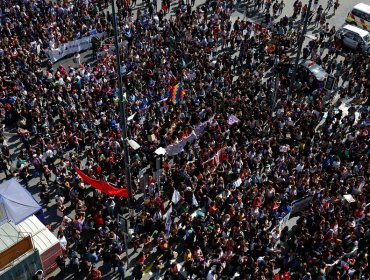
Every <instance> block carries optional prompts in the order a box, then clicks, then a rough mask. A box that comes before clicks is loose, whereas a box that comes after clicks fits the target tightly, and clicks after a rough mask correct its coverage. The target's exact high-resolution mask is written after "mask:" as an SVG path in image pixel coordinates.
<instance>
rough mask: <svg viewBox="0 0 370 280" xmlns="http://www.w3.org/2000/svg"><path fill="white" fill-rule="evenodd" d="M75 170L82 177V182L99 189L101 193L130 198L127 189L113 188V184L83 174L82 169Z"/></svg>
mask: <svg viewBox="0 0 370 280" xmlns="http://www.w3.org/2000/svg"><path fill="white" fill-rule="evenodd" d="M75 170H76V172H77V174H78V175H79V176H80V177H81V179H82V180H84V181H85V182H86V183H88V184H89V185H91V186H92V187H94V188H95V189H98V190H99V191H101V192H103V193H106V194H109V195H115V196H124V197H128V192H127V189H118V188H115V187H113V186H112V185H111V184H109V183H108V182H105V181H101V180H96V179H93V178H91V177H89V176H87V175H86V174H85V173H83V172H82V171H81V170H80V169H78V168H77V167H75Z"/></svg>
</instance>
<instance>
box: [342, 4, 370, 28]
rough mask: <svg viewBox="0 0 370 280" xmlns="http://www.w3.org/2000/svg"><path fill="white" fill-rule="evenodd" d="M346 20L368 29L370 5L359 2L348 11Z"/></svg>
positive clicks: (369, 24)
mask: <svg viewBox="0 0 370 280" xmlns="http://www.w3.org/2000/svg"><path fill="white" fill-rule="evenodd" d="M346 22H347V23H349V24H352V25H355V26H358V27H360V28H362V29H365V30H368V31H370V6H369V5H366V4H364V3H359V4H357V5H356V6H354V7H353V8H352V10H351V11H350V12H349V13H348V15H347V18H346Z"/></svg>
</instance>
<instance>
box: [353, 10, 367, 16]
mask: <svg viewBox="0 0 370 280" xmlns="http://www.w3.org/2000/svg"><path fill="white" fill-rule="evenodd" d="M352 14H353V15H354V16H356V17H359V18H363V17H364V15H363V12H361V11H359V10H356V9H354V10H352Z"/></svg>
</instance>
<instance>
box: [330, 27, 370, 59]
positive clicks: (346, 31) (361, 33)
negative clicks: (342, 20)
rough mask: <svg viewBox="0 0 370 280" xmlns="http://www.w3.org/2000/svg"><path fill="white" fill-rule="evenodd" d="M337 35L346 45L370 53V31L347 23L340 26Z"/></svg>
mask: <svg viewBox="0 0 370 280" xmlns="http://www.w3.org/2000/svg"><path fill="white" fill-rule="evenodd" d="M335 36H336V38H338V39H340V40H342V44H343V45H344V46H346V47H348V48H350V49H353V50H361V51H363V52H366V53H368V54H370V33H369V32H368V31H366V30H363V29H361V28H358V27H356V26H353V25H350V24H347V25H344V26H342V27H341V28H339V30H338V31H337V33H336V34H335Z"/></svg>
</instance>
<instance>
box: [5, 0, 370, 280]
mask: <svg viewBox="0 0 370 280" xmlns="http://www.w3.org/2000/svg"><path fill="white" fill-rule="evenodd" d="M279 2H280V1H279ZM293 2H294V0H286V1H285V4H286V6H285V8H284V10H283V12H282V14H281V15H280V16H279V17H278V18H277V19H276V20H279V18H281V17H282V16H284V15H287V16H288V17H290V16H291V15H292V14H293ZM302 2H303V4H305V3H308V0H303V1H302ZM358 2H359V1H354V0H345V1H344V0H342V1H340V6H339V8H338V10H337V11H336V14H335V15H333V14H331V13H329V15H328V17H327V22H328V23H329V25H330V27H331V26H335V27H336V28H338V27H340V26H341V25H342V24H344V22H345V18H346V16H347V14H348V12H349V11H350V9H351V8H352V7H353V6H354V5H355V4H357V3H358ZM362 2H363V3H368V4H370V1H369V0H363V1H362ZM203 3H204V1H200V0H197V1H195V5H196V6H197V5H202V4H203ZM319 4H321V5H323V7H324V8H325V7H326V1H324V0H320V1H319ZM171 5H172V6H177V3H176V2H172V3H171ZM159 6H160V5H158V7H159ZM137 7H139V8H140V9H142V8H143V3H142V1H141V0H138V1H137ZM109 9H110V8H109ZM136 11H137V8H135V9H134V12H135V13H136ZM244 11H245V3H243V2H242V3H240V5H239V7H237V8H236V10H235V11H234V12H233V13H232V15H231V20H232V22H234V21H235V20H236V19H237V18H240V19H243V20H252V21H255V22H259V21H260V20H261V16H260V15H259V14H255V15H252V14H248V15H246V14H245V12H244ZM169 16H170V15H167V18H168V17H169ZM276 20H275V21H276ZM317 33H318V29H315V28H314V27H313V25H311V26H309V27H308V32H307V35H312V36H316V35H317ZM81 60H82V62H89V63H91V64H94V63H95V60H94V59H93V58H92V51H91V50H88V51H85V52H83V53H81ZM60 64H62V65H64V66H66V65H71V66H72V67H78V65H77V64H76V63H75V62H74V61H73V57H68V58H65V59H62V60H60V61H58V62H56V63H55V64H54V69H55V68H56V67H57V66H58V65H60ZM4 135H5V138H6V140H7V142H8V145H9V147H10V148H11V155H12V160H13V162H12V168H13V169H14V170H15V169H16V166H15V163H16V158H17V155H18V154H19V152H20V150H21V149H23V147H22V146H23V144H22V143H21V142H20V141H19V137H18V136H17V133H16V129H15V128H12V129H9V128H5V133H4ZM81 160H82V162H83V164H84V163H85V162H86V158H82V159H81ZM0 179H1V180H4V179H5V176H4V174H3V173H1V174H0ZM54 179H55V176H54V175H52V176H51V181H53V180H54ZM29 185H30V187H29V189H28V190H29V191H30V192H31V193H32V194H33V196H34V198H35V199H36V200H37V201H38V202H40V196H39V192H40V186H39V179H38V178H37V179H35V178H33V179H31V180H30V183H29ZM55 195H56V190H55V189H52V190H51V193H50V201H51V202H50V204H49V207H48V208H47V209H45V212H44V214H45V218H46V222H47V223H48V224H50V225H51V228H52V231H53V233H54V234H56V233H57V231H58V227H59V226H60V223H61V218H60V217H58V216H57V215H56V203H55V199H54V197H55ZM137 198H139V196H138V197H137ZM66 206H67V211H66V213H67V215H68V216H69V217H71V218H73V217H74V215H75V210H74V209H72V207H71V205H70V203H68V204H66ZM295 221H296V218H293V219H291V220H289V221H288V223H287V225H288V226H289V227H290V228H291V227H293V226H294V224H295ZM152 253H153V255H152V256H151V257H150V258H148V260H147V261H146V262H145V265H146V267H149V268H150V265H151V262H152V261H153V260H154V259H155V257H156V255H155V248H152ZM128 254H129V258H130V264H129V267H130V269H129V270H128V272H127V274H126V275H127V276H128V277H127V279H130V280H131V279H133V277H131V269H132V267H133V266H134V265H135V264H136V259H137V256H138V252H136V253H135V252H134V250H133V248H130V249H129V251H128ZM122 257H123V258H125V254H123V255H122ZM176 261H177V262H178V263H179V265H180V268H181V266H182V262H183V252H178V258H177V260H176ZM67 263H68V262H67ZM100 265H101V262H100V263H99V264H98V267H99V266H100ZM70 272H72V271H68V273H66V274H65V275H61V273H60V270H59V269H57V270H56V271H55V272H54V273H52V274H51V275H49V276H48V277H47V279H82V277H80V276H78V277H75V276H74V275H73V274H72V273H70ZM103 279H118V275H117V274H116V273H112V272H110V273H107V274H105V275H104V277H103ZM142 279H145V280H147V279H152V273H151V272H150V269H147V273H146V274H145V275H144V277H143V278H142Z"/></svg>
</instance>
